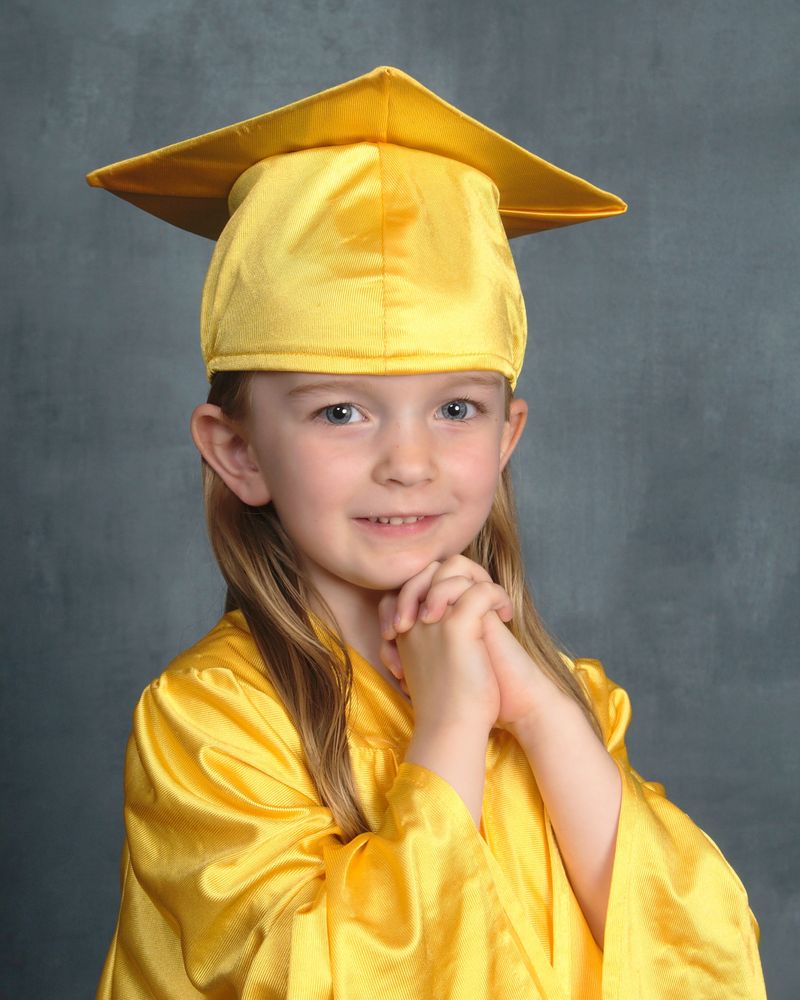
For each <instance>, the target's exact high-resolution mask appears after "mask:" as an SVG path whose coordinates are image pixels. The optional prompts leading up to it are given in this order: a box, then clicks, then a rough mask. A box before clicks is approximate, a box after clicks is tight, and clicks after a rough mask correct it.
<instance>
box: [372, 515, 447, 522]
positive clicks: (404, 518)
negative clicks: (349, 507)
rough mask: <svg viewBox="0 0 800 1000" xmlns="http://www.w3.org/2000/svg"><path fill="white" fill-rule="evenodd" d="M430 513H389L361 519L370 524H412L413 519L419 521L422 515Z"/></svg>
mask: <svg viewBox="0 0 800 1000" xmlns="http://www.w3.org/2000/svg"><path fill="white" fill-rule="evenodd" d="M428 516H430V515H426V514H407V515H403V514H389V515H387V516H386V517H382V516H380V515H376V516H375V517H365V518H361V520H364V521H369V522H370V523H371V524H413V523H414V522H415V521H421V520H422V519H423V518H424V517H428Z"/></svg>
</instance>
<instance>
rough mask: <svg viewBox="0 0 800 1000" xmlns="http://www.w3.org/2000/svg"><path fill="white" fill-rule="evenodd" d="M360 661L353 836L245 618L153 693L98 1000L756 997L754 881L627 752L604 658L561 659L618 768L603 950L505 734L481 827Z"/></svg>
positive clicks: (231, 622)
mask: <svg viewBox="0 0 800 1000" xmlns="http://www.w3.org/2000/svg"><path fill="white" fill-rule="evenodd" d="M351 653H352V657H353V668H354V690H353V706H352V713H351V740H350V746H351V754H352V763H353V769H354V774H355V780H356V783H357V787H358V791H359V794H360V796H361V799H362V803H363V805H364V807H365V810H366V814H367V817H368V819H369V821H370V823H371V825H372V828H373V830H374V832H372V833H368V834H362V835H360V836H358V837H356V838H354V839H353V840H351V841H349V842H346V843H345V842H343V841H342V840H341V839H340V838H339V836H338V830H337V827H336V825H335V824H334V822H333V819H332V817H331V814H330V812H329V811H328V809H326V808H325V807H324V806H322V805H320V803H319V799H318V797H317V794H316V792H315V789H314V786H313V783H312V781H311V779H310V777H309V774H308V771H307V769H306V767H305V764H304V758H303V752H302V748H301V745H300V741H299V738H298V735H297V732H296V730H295V728H294V726H293V725H292V724H291V722H290V721H289V719H288V717H287V715H286V713H285V711H284V709H283V707H282V705H281V703H280V701H279V700H278V698H277V696H276V694H275V692H274V690H273V689H272V687H271V685H270V684H269V682H268V681H267V680H266V679H265V677H264V674H263V670H262V668H261V667H260V665H259V664H260V658H259V654H258V652H257V649H256V647H255V644H254V642H253V640H252V638H251V636H250V633H249V631H248V629H247V626H246V624H245V621H244V618H243V616H242V615H241V614H240V613H239V612H231V613H230V614H227V615H225V616H224V617H223V618H222V619H221V621H220V622H219V623H218V625H217V626H216V627H215V628H214V629H213V630H212V631H211V632H210V633H209V634H208V635H207V636H206V637H205V638H204V639H202V640H201V641H200V642H199V643H197V645H195V646H194V647H192V648H191V649H189V650H187V651H186V652H185V653H183V654H181V655H180V656H179V657H178V658H177V659H176V660H175V661H174V662H173V663H172V664H171V665H170V666H169V667H168V668H167V670H166V671H165V672H164V673H163V674H162V675H161V677H159V678H158V679H157V680H155V681H153V683H152V684H150V686H149V687H148V688H147V689H146V690H145V692H144V694H143V695H142V698H141V700H140V702H139V704H138V706H137V708H136V711H135V715H134V722H133V732H132V735H131V740H130V743H129V746H128V752H127V759H126V772H125V823H126V834H127V836H126V844H125V848H124V850H123V857H122V871H121V878H122V899H121V905H120V912H119V920H118V923H117V927H116V931H115V933H114V938H113V941H112V944H111V948H110V950H109V953H108V958H107V960H106V964H105V967H104V969H103V974H102V979H101V982H100V986H99V990H98V994H97V995H98V1000H134V998H135V1000H140V998H145V997H147V998H157V1000H184V998H185V1000H188V998H197V997H207V998H214V1000H222V998H226V1000H227V998H243V1000H244V998H247V1000H256V998H258V1000H272V998H291V1000H323V998H330V997H336V998H346V1000H404V998H408V1000H411V998H414V1000H421V998H425V1000H429V998H442V1000H445V998H446V1000H456V998H462V997H463V998H469V1000H506V998H507V1000H523V998H531V1000H569V998H580V1000H594V998H597V1000H601V998H602V1000H667V998H681V1000H687V998H692V1000H695V998H698V1000H699V998H702V1000H714V998H719V1000H738V998H741V1000H745V998H746V1000H758V998H762V997H764V996H765V994H764V986H763V979H762V976H761V967H760V963H759V957H758V947H757V933H758V930H757V926H756V924H755V920H754V919H753V917H752V914H751V913H750V910H749V907H748V902H747V896H746V893H745V890H744V888H743V887H742V884H741V882H740V881H739V879H738V878H737V876H736V874H735V873H734V872H733V870H732V869H731V868H730V866H729V865H728V863H727V862H726V861H725V859H724V858H723V856H722V855H721V853H720V852H719V850H718V849H717V847H716V846H715V845H714V843H713V842H712V841H711V840H710V839H709V838H708V837H707V836H706V835H705V834H704V833H703V832H702V831H701V830H699V829H698V828H697V827H696V826H695V825H694V824H693V823H692V821H691V820H690V819H689V818H688V817H687V816H686V815H685V814H684V813H682V812H681V811H680V810H679V809H677V808H676V807H675V806H674V805H672V804H671V803H670V802H669V801H668V800H667V799H666V798H665V797H664V794H663V789H662V788H661V786H659V785H656V784H653V783H651V782H646V781H643V780H642V778H640V777H639V775H638V774H637V773H636V772H635V771H634V770H632V768H631V767H630V764H629V763H628V759H627V754H626V751H625V744H624V734H625V731H626V729H627V726H628V723H629V721H630V714H631V713H630V704H629V701H628V698H627V695H626V694H625V692H624V691H623V690H622V689H621V688H619V687H617V686H616V685H614V684H613V683H612V682H611V681H610V680H608V678H607V677H606V676H605V674H604V672H603V669H602V666H601V665H600V663H599V662H598V661H596V660H577V661H574V662H573V661H568V662H569V664H570V666H571V667H572V668H573V669H574V670H576V671H577V672H578V673H579V674H580V675H581V676H582V677H583V679H584V681H585V682H586V684H587V687H588V689H589V692H590V694H591V697H592V699H593V701H594V704H595V706H596V708H597V712H598V716H599V718H600V721H601V725H602V728H603V732H604V736H605V740H606V745H607V747H608V749H609V751H610V753H611V754H612V756H613V758H614V760H615V761H616V762H617V765H618V766H619V768H620V771H621V774H622V777H623V797H622V809H621V815H620V826H619V834H618V838H617V847H616V855H615V861H614V872H613V879H612V886H611V897H610V903H609V909H608V917H607V923H606V931H605V952H604V953H602V952H600V950H599V949H598V947H597V945H596V944H595V942H594V940H593V938H592V936H591V934H590V932H589V929H588V927H587V925H586V923H585V921H584V919H583V915H582V913H581V910H580V908H579V907H578V904H577V902H576V900H575V897H574V895H573V894H572V890H571V888H570V885H569V882H568V880H567V878H566V875H565V871H564V868H563V866H562V863H561V858H560V856H559V852H558V848H557V845H556V842H555V839H554V836H553V833H552V830H551V827H550V824H549V821H548V818H547V814H546V811H545V809H544V808H543V804H542V800H541V798H540V796H539V793H538V790H537V787H536V783H535V781H534V779H533V775H532V773H531V771H530V768H529V767H528V764H527V761H526V759H525V756H524V754H523V752H522V750H521V748H520V747H519V745H518V744H517V743H516V741H515V740H514V739H513V738H512V737H511V736H510V735H508V734H507V733H504V732H500V731H498V732H496V733H493V734H492V738H491V742H490V746H489V750H488V754H487V781H486V791H485V797H484V803H483V815H482V821H481V827H480V830H478V829H477V828H476V827H475V825H474V823H473V821H472V818H471V816H470V814H469V812H468V810H467V808H466V806H465V805H464V803H463V802H462V800H461V799H460V797H459V796H458V795H457V794H456V792H455V791H454V790H453V788H452V787H451V786H450V785H449V784H448V783H447V782H445V781H444V780H443V779H442V778H440V777H439V776H438V775H436V774H434V773H433V772H431V771H428V770H427V769H425V768H423V767H420V766H418V765H415V764H406V763H403V754H404V750H405V747H406V745H407V743H408V741H409V739H410V737H411V733H412V729H413V720H412V714H411V708H410V706H409V704H408V703H407V702H406V701H405V699H403V698H402V697H401V696H400V695H399V694H398V693H397V692H396V691H395V690H394V689H393V688H392V687H391V686H390V685H389V684H387V683H386V682H385V681H384V679H383V678H382V677H381V676H380V675H379V674H378V673H377V672H376V671H375V670H374V669H373V668H372V667H371V666H370V665H369V664H368V663H367V662H366V661H365V660H363V659H362V658H361V657H360V656H359V655H358V654H357V653H355V652H354V651H351Z"/></svg>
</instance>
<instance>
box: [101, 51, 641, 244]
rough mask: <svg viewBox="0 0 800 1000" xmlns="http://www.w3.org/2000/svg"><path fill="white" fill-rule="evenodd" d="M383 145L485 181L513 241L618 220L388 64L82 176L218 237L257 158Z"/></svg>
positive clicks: (557, 172) (596, 199)
mask: <svg viewBox="0 0 800 1000" xmlns="http://www.w3.org/2000/svg"><path fill="white" fill-rule="evenodd" d="M357 142H384V143H393V144H396V145H401V146H409V147H413V148H416V149H423V150H427V151H428V152H431V153H437V154H439V155H441V156H447V157H450V158H451V159H454V160H458V161H460V162H462V163H466V164H468V165H469V166H472V167H475V168H476V169H478V170H480V171H482V172H483V173H485V174H487V175H488V176H489V177H491V178H492V180H493V181H494V182H495V184H496V185H497V188H498V190H499V192H500V205H499V212H500V216H501V218H502V220H503V224H504V226H505V229H506V232H507V234H508V236H509V237H513V236H521V235H523V234H525V233H532V232H537V231H539V230H542V229H552V228H555V227H557V226H567V225H571V224H572V223H576V222H583V221H588V220H590V219H598V218H604V217H606V216H610V215H618V214H619V213H621V212H624V211H625V209H626V205H625V202H623V201H621V200H620V199H619V198H617V197H616V195H613V194H610V193H608V192H607V191H602V190H601V189H600V188H597V187H595V186H594V185H593V184H590V183H589V182H588V181H585V180H582V179H581V178H579V177H576V176H574V175H573V174H570V173H568V172H567V171H566V170H561V169H560V168H559V167H556V166H554V165H553V164H551V163H548V162H547V161H546V160H543V159H541V158H540V157H538V156H536V155H535V154H534V153H531V152H529V151H528V150H526V149H523V148H522V147H521V146H518V145H517V144H516V143H514V142H512V141H511V140H510V139H506V138H505V137H504V136H502V135H500V134H499V133H498V132H495V131H493V130H492V129H490V128H488V127H487V126H486V125H483V124H482V123H481V122H479V121H476V120H475V119H474V118H470V117H469V116H468V115H465V114H464V113H463V112H462V111H459V110H458V108H455V107H453V106H452V105H451V104H448V103H447V102H446V101H444V100H442V99H441V98H440V97H438V96H437V95H436V94H434V93H433V92H432V91H430V90H428V89H427V88H425V87H423V86H422V84H420V83H418V82H417V81H416V80H415V79H414V78H413V77H411V76H409V75H408V74H407V73H404V72H403V71H402V70H399V69H395V68H393V67H391V66H378V67H377V68H376V69H374V70H372V71H371V72H370V73H365V74H364V75H363V76H359V77H356V78H355V79H354V80H349V81H348V82H346V83H342V84H339V85H338V86H336V87H331V88H330V89H329V90H324V91H321V92H320V93H318V94H312V95H311V96H309V97H305V98H303V99H302V100H300V101H296V102H294V103H292V104H287V105H285V106H284V107H281V108H277V109H276V110H274V111H269V112H267V113H266V114H263V115H259V116H257V117H256V118H249V119H247V120H246V121H243V122H238V123H236V124H234V125H228V126H226V127H225V128H221V129H217V130H216V131H213V132H208V133H206V134H205V135H200V136H196V137H195V138H192V139H186V140H184V141H183V142H178V143H175V144H173V145H170V146H165V147H164V148H162V149H157V150H154V151H152V152H150V153H144V154H143V155H141V156H135V157H133V158H131V159H127V160H122V161H120V162H119V163H112V164H110V165H109V166H106V167H102V168H100V169H99V170H94V171H92V172H91V173H90V174H88V175H87V178H86V179H87V180H88V182H89V184H91V185H92V186H93V187H102V188H105V189H106V190H108V191H111V192H112V193H113V194H116V195H118V196H119V197H121V198H124V199H125V200H127V201H130V202H132V203H133V204H134V205H137V206H138V207H139V208H142V209H144V210H145V211H147V212H150V213H151V214H152V215H156V216H158V217H159V218H162V219H164V220H166V221H167V222H171V223H173V224H174V225H176V226H180V227H181V228H182V229H187V230H189V231H191V232H195V233H198V234H200V235H201V236H207V237H209V238H211V239H216V238H217V237H218V236H219V234H220V232H221V231H222V229H223V227H224V226H225V224H226V222H227V221H228V218H229V212H228V193H229V191H230V189H231V187H232V186H233V184H234V182H235V181H236V179H237V178H238V177H239V176H240V175H241V174H242V173H244V171H245V170H247V168H248V167H251V166H252V165H253V164H254V163H257V162H258V161H259V160H264V159H266V158H267V157H270V156H276V155H279V154H283V153H291V152H295V151H297V150H300V149H309V148H313V147H317V146H341V145H350V144H352V143H357Z"/></svg>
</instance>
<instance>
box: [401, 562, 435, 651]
mask: <svg viewBox="0 0 800 1000" xmlns="http://www.w3.org/2000/svg"><path fill="white" fill-rule="evenodd" d="M440 566H441V563H440V562H437V561H434V562H432V563H428V565H427V566H426V567H425V569H423V570H421V571H420V572H419V573H417V574H416V575H414V576H412V577H411V579H409V580H406V582H405V583H404V584H403V586H402V587H401V588H400V592H399V593H398V595H397V605H396V607H395V612H394V616H393V618H392V628H393V629H394V632H395V633H396V634H399V633H401V632H407V631H408V630H409V629H410V628H411V626H412V625H413V624H414V622H415V621H416V620H417V612H418V611H419V606H420V604H421V603H422V601H423V600H424V599H425V595H426V594H427V593H428V590H429V589H430V585H431V581H432V580H433V576H434V574H435V573H436V571H437V570H438V569H439V567H440Z"/></svg>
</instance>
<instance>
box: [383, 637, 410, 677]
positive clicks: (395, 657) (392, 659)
mask: <svg viewBox="0 0 800 1000" xmlns="http://www.w3.org/2000/svg"><path fill="white" fill-rule="evenodd" d="M379 656H380V658H381V663H382V664H383V665H384V666H385V667H386V669H387V670H388V671H389V673H390V674H391V675H392V676H393V677H395V678H397V680H399V681H400V680H404V674H403V665H402V663H401V662H400V654H399V653H398V652H397V646H396V645H395V643H393V642H387V641H386V640H384V641H383V642H382V643H381V647H380V650H379Z"/></svg>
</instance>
